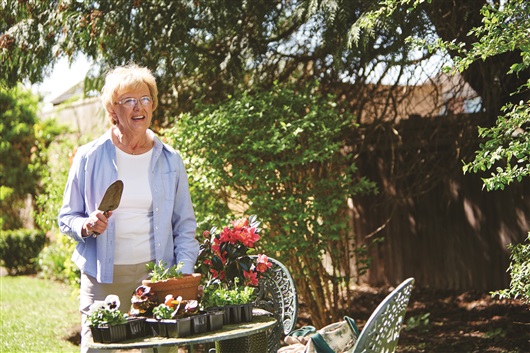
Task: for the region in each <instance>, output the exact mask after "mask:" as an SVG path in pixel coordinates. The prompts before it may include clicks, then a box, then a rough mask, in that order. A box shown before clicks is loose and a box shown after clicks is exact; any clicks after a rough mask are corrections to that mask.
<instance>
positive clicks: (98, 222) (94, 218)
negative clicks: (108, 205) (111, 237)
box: [82, 210, 112, 238]
mask: <svg viewBox="0 0 530 353" xmlns="http://www.w3.org/2000/svg"><path fill="white" fill-rule="evenodd" d="M110 216H112V211H108V212H105V213H104V212H103V211H100V210H96V211H94V212H92V213H91V214H90V216H88V218H87V219H86V221H85V224H83V234H82V235H83V237H88V236H91V235H93V236H94V238H95V237H96V236H98V235H100V234H101V233H103V232H104V231H105V230H106V229H107V226H108V224H109V221H108V219H109V217H110Z"/></svg>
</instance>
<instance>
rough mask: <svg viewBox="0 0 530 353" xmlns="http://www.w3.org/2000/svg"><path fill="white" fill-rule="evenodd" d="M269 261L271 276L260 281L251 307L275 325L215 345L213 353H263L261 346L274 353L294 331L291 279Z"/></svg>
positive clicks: (295, 304) (294, 301)
mask: <svg viewBox="0 0 530 353" xmlns="http://www.w3.org/2000/svg"><path fill="white" fill-rule="evenodd" d="M269 260H270V261H271V262H272V267H271V269H270V271H271V275H270V277H269V278H267V279H265V280H261V281H260V283H259V288H258V293H257V299H256V301H255V302H254V307H255V308H259V309H262V310H264V313H263V314H272V315H274V317H275V318H276V320H277V321H278V323H277V324H276V326H275V327H273V328H272V329H271V330H269V331H268V332H264V333H258V334H255V335H253V336H250V337H244V338H237V339H232V340H225V341H220V342H216V344H215V351H216V352H217V353H235V352H237V353H246V352H248V353H254V352H256V351H263V350H264V347H265V345H266V347H267V352H268V353H276V352H277V351H278V349H280V339H281V337H282V335H287V334H288V333H289V332H291V331H292V329H293V328H294V326H295V324H296V318H297V316H298V299H297V295H296V288H295V285H294V281H293V278H292V277H291V274H290V273H289V270H287V268H286V267H285V266H284V265H283V264H282V263H281V262H279V261H278V260H276V259H272V258H270V257H269ZM260 348H261V349H260ZM212 351H213V350H210V352H212Z"/></svg>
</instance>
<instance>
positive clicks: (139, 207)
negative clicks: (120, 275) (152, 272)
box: [112, 148, 155, 265]
mask: <svg viewBox="0 0 530 353" xmlns="http://www.w3.org/2000/svg"><path fill="white" fill-rule="evenodd" d="M152 154H153V150H152V149H151V150H149V152H146V153H144V154H140V155H131V154H127V153H125V152H123V151H122V150H120V149H119V148H116V160H117V163H118V179H121V180H122V181H123V193H122V196H121V201H120V205H119V206H118V208H117V209H116V210H115V211H114V212H113V214H112V217H113V218H114V222H115V227H116V237H115V244H114V264H115V265H132V264H139V263H142V262H147V261H151V260H153V259H154V258H155V249H154V241H153V232H152V229H153V224H152V222H153V196H152V194H151V188H150V187H149V171H150V164H151V156H152Z"/></svg>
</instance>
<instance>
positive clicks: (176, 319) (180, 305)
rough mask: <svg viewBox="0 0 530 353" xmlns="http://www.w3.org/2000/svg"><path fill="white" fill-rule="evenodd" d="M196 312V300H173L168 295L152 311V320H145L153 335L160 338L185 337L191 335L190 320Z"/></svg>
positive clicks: (179, 298) (178, 298)
mask: <svg viewBox="0 0 530 353" xmlns="http://www.w3.org/2000/svg"><path fill="white" fill-rule="evenodd" d="M197 311H198V302H197V301H196V300H189V301H187V300H184V299H182V297H177V298H174V297H173V296H172V295H171V294H168V295H167V296H166V298H165V301H164V302H163V303H162V304H159V305H158V306H156V307H155V308H154V309H153V318H152V319H147V322H148V323H149V324H150V325H151V328H152V330H153V334H154V335H155V336H161V337H174V338H177V337H186V336H189V335H190V334H191V324H192V323H191V318H190V316H191V315H193V314H194V313H196V312H197Z"/></svg>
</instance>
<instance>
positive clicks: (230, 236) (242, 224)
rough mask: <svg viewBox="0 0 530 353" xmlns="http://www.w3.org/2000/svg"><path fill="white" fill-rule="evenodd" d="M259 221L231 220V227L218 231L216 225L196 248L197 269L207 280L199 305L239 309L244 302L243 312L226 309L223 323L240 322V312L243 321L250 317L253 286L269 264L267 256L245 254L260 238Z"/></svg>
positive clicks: (256, 284) (252, 219)
mask: <svg viewBox="0 0 530 353" xmlns="http://www.w3.org/2000/svg"><path fill="white" fill-rule="evenodd" d="M259 224H260V223H259V222H258V221H257V220H256V216H251V217H249V218H241V219H237V220H235V221H232V222H230V226H228V227H225V228H223V230H221V231H220V232H218V231H217V228H215V227H214V228H212V229H211V230H210V231H205V232H203V236H204V238H205V240H204V242H203V243H202V244H201V248H200V251H199V256H198V269H199V271H200V272H201V273H202V274H203V275H204V277H205V278H208V282H207V283H206V285H205V286H204V293H203V297H202V299H201V304H202V305H203V306H204V307H205V309H206V310H208V309H209V308H216V307H229V306H234V305H237V306H238V308H239V309H240V310H242V305H243V304H246V309H247V310H246V313H245V314H238V313H237V309H234V308H232V309H230V310H232V312H233V314H232V315H230V314H227V312H226V310H225V321H224V323H236V322H240V321H241V319H240V317H241V315H243V317H244V319H243V320H246V321H250V320H252V315H251V312H252V305H251V304H252V302H253V301H254V300H255V295H254V292H255V289H256V287H257V286H258V284H259V279H260V278H262V277H264V276H267V275H268V272H269V271H268V270H269V268H271V266H272V263H271V262H270V261H269V259H268V257H267V256H266V255H263V254H259V255H258V256H257V258H252V257H250V256H249V254H248V253H249V251H252V250H254V247H255V244H256V242H257V241H258V240H259V239H260V236H259V235H258V232H259V230H260V229H259V228H258V226H259ZM249 308H250V314H249ZM234 310H235V311H234Z"/></svg>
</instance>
